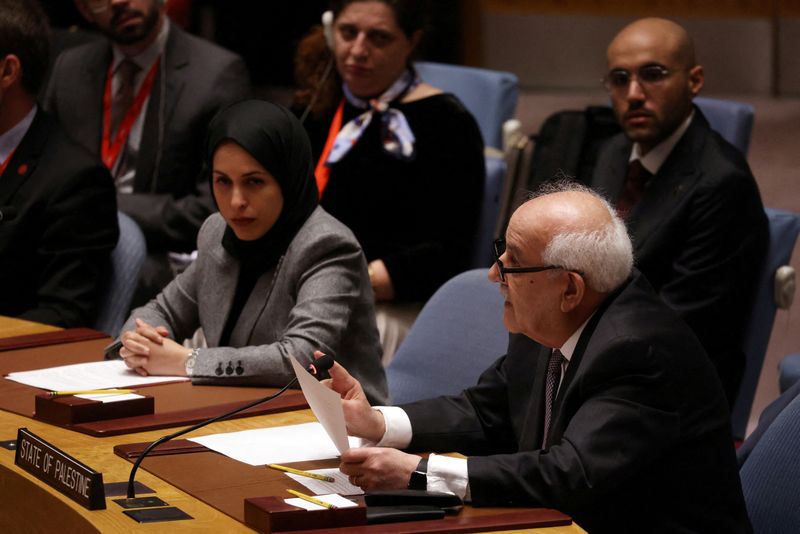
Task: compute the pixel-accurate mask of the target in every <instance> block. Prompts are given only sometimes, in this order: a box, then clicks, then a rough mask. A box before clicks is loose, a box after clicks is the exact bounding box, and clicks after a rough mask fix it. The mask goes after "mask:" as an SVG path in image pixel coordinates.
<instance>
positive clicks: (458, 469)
mask: <svg viewBox="0 0 800 534" xmlns="http://www.w3.org/2000/svg"><path fill="white" fill-rule="evenodd" d="M427 489H428V491H444V492H448V493H454V494H456V495H458V496H459V497H461V498H462V499H463V500H464V501H469V500H470V491H469V474H468V472H467V460H466V459H464V458H452V457H450V456H442V455H440V454H431V455H430V456H429V457H428V488H427Z"/></svg>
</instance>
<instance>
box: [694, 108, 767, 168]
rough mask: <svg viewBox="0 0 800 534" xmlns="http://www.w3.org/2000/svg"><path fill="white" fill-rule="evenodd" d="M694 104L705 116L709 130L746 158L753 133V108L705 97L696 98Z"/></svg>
mask: <svg viewBox="0 0 800 534" xmlns="http://www.w3.org/2000/svg"><path fill="white" fill-rule="evenodd" d="M694 103H695V104H697V107H699V108H700V111H702V112H703V115H705V116H706V118H707V119H708V122H709V124H711V128H712V129H714V130H716V131H717V132H718V133H719V134H720V135H721V136H722V137H724V138H725V140H726V141H728V142H729V143H730V144H732V145H733V146H735V147H736V148H738V149H739V150H740V151H741V152H742V154H744V155H745V156H747V149H748V147H749V146H750V134H751V133H752V131H753V106H751V105H750V104H743V103H741V102H734V101H733V100H721V99H718V98H706V97H697V98H695V99H694Z"/></svg>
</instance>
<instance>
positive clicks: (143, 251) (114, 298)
mask: <svg viewBox="0 0 800 534" xmlns="http://www.w3.org/2000/svg"><path fill="white" fill-rule="evenodd" d="M117 219H118V221H119V241H118V242H117V246H116V247H115V248H114V251H113V252H112V253H111V272H110V273H109V274H108V278H107V279H106V280H105V281H104V282H103V290H102V295H101V297H100V306H99V310H98V315H97V321H96V323H95V325H94V327H95V328H96V329H97V330H100V331H102V332H105V333H107V334H109V335H111V336H114V337H116V336H117V335H118V334H119V330H120V328H122V325H123V324H124V323H125V319H127V318H128V313H129V312H130V306H131V300H132V299H133V292H134V290H135V289H136V285H137V283H138V281H139V271H141V269H142V264H143V263H144V259H145V257H146V256H147V245H146V243H145V240H144V234H143V233H142V230H141V229H140V228H139V225H138V224H136V223H135V222H134V220H133V219H131V218H130V217H128V216H127V215H125V214H124V213H121V212H117Z"/></svg>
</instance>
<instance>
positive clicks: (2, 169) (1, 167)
mask: <svg viewBox="0 0 800 534" xmlns="http://www.w3.org/2000/svg"><path fill="white" fill-rule="evenodd" d="M16 150H17V149H16V148H15V149H14V150H12V151H11V153H10V154H9V155H8V157H7V158H6V160H5V161H4V162H3V164H2V165H0V176H3V173H4V172H6V167H8V162H10V161H11V158H13V157H14V152H16Z"/></svg>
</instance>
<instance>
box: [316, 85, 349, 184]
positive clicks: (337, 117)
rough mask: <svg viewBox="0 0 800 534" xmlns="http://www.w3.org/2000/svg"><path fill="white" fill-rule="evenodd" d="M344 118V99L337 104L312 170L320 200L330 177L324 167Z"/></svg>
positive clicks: (328, 170) (329, 171)
mask: <svg viewBox="0 0 800 534" xmlns="http://www.w3.org/2000/svg"><path fill="white" fill-rule="evenodd" d="M343 116H344V98H343V99H342V101H341V102H339V107H338V108H336V113H335V114H334V116H333V121H332V122H331V127H330V129H329V130H328V139H327V140H326V141H325V148H323V149H322V154H321V155H320V157H319V161H317V167H316V169H314V176H316V178H317V189H319V198H322V192H323V191H325V188H326V187H327V186H328V180H329V179H330V177H331V170H330V169H329V168H328V166H327V165H325V161H327V159H328V155H329V154H330V153H331V149H332V148H333V143H334V141H336V136H337V135H338V134H339V130H341V129H342V117H343Z"/></svg>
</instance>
